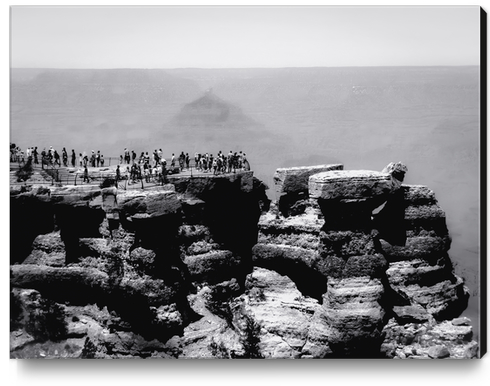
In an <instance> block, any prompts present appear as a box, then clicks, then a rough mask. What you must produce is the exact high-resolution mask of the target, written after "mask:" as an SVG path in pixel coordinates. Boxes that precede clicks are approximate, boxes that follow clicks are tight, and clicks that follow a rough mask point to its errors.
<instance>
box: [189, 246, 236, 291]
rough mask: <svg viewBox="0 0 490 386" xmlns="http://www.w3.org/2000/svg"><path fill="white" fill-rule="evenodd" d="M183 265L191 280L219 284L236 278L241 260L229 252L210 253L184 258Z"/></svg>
mask: <svg viewBox="0 0 490 386" xmlns="http://www.w3.org/2000/svg"><path fill="white" fill-rule="evenodd" d="M184 263H185V264H186V266H187V268H188V269H189V273H190V275H191V277H192V279H193V280H195V281H198V282H202V281H204V282H208V283H219V282H221V281H224V280H229V279H231V278H232V277H236V275H237V274H238V272H239V270H240V266H241V258H240V257H239V256H235V255H233V253H232V252H231V251H212V252H208V253H203V254H200V255H192V256H186V257H185V258H184Z"/></svg>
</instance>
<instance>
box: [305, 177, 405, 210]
mask: <svg viewBox="0 0 490 386" xmlns="http://www.w3.org/2000/svg"><path fill="white" fill-rule="evenodd" d="M397 188H398V186H397V185H396V184H395V183H394V182H393V179H392V178H391V175H390V174H388V173H381V172H375V171H370V170H342V171H329V172H323V173H319V174H315V175H312V176H311V177H310V178H309V184H308V190H309V194H310V197H311V198H315V199H322V200H344V201H345V200H366V199H373V198H380V197H381V198H386V197H388V195H390V194H391V193H393V192H394V191H395V190H396V189H397ZM378 205H379V204H378ZM373 209H374V208H373Z"/></svg>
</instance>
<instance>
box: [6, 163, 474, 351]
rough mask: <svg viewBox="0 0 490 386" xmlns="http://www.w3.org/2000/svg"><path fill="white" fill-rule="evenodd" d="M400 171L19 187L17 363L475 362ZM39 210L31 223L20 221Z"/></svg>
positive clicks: (441, 236)
mask: <svg viewBox="0 0 490 386" xmlns="http://www.w3.org/2000/svg"><path fill="white" fill-rule="evenodd" d="M406 172H407V168H406V166H405V165H403V164H401V163H392V164H390V165H388V166H387V168H385V169H384V170H383V171H382V172H376V171H365V170H343V165H341V164H336V165H318V166H311V167H298V168H288V169H278V170H277V171H276V174H275V176H274V181H275V186H274V189H275V192H276V195H277V197H278V198H277V200H276V201H275V202H272V203H271V202H270V200H269V199H268V198H267V196H266V194H265V190H266V189H267V187H266V186H265V185H264V184H263V183H262V182H261V181H259V180H258V179H256V178H255V177H253V173H252V172H241V173H237V174H233V175H223V176H217V177H211V176H208V177H182V178H178V179H173V180H171V181H170V182H171V183H169V184H167V185H164V186H160V187H154V188H151V189H145V190H128V191H124V190H118V189H116V188H114V187H108V188H99V187H95V186H87V187H80V186H77V187H75V186H67V187H37V188H29V187H24V188H22V189H19V190H13V189H11V198H10V203H11V204H10V205H11V234H12V236H11V256H10V259H11V265H10V274H11V313H10V314H11V341H10V342H11V344H10V352H11V357H12V358H33V357H55V358H57V357H71V358H73V357H75V358H128V357H129V358H132V357H143V358H146V357H162V358H339V357H348V358H361V357H362V358H407V357H410V358H446V357H450V358H475V357H477V356H478V344H477V342H475V341H473V340H472V327H471V321H470V320H469V319H467V318H460V317H459V316H460V314H461V313H462V311H463V310H464V309H465V308H466V306H467V302H468V297H469V293H468V289H467V288H466V287H465V285H464V281H463V280H462V279H461V278H459V277H457V276H456V275H455V274H454V270H453V267H452V264H451V260H450V258H449V255H448V251H449V248H450V243H451V239H450V236H449V232H448V229H447V226H446V221H445V213H444V211H443V210H442V209H441V208H440V207H439V205H438V203H437V200H436V198H435V195H434V193H433V192H432V191H431V190H430V189H429V188H427V187H425V186H416V185H404V184H403V179H404V175H405V173H406ZM26 218H29V219H30V220H32V221H27V222H26V221H25V219H26Z"/></svg>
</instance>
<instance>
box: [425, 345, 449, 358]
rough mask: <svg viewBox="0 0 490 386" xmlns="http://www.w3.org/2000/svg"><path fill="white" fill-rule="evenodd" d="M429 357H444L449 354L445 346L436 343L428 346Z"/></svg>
mask: <svg viewBox="0 0 490 386" xmlns="http://www.w3.org/2000/svg"><path fill="white" fill-rule="evenodd" d="M428 354H429V357H430V358H432V359H444V358H447V357H449V356H450V355H451V353H450V352H449V350H448V348H447V347H446V346H442V345H437V346H433V347H430V348H429V351H428Z"/></svg>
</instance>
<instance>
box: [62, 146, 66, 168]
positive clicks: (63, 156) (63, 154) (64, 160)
mask: <svg viewBox="0 0 490 386" xmlns="http://www.w3.org/2000/svg"><path fill="white" fill-rule="evenodd" d="M61 157H62V159H63V166H64V167H65V168H66V167H67V166H68V153H67V152H66V149H65V148H63V151H62V153H61Z"/></svg>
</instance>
